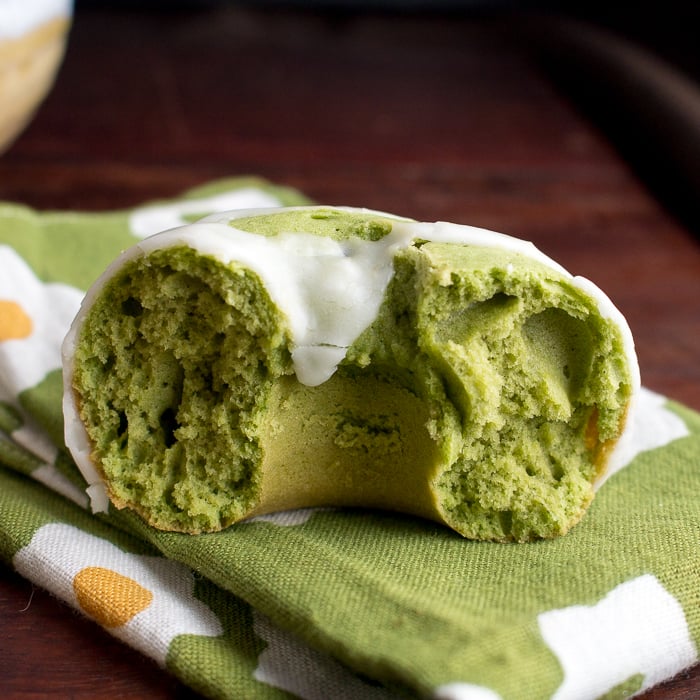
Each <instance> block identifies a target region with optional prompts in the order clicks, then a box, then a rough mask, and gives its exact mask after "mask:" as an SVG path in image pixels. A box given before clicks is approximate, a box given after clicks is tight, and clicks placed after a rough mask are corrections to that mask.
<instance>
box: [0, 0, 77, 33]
mask: <svg viewBox="0 0 700 700" xmlns="http://www.w3.org/2000/svg"><path fill="white" fill-rule="evenodd" d="M72 14H73V0H0V40H1V39H17V38H19V37H21V36H23V35H24V34H26V33H27V32H30V31H32V30H33V29H37V28H38V27H40V26H41V25H42V24H44V23H46V22H48V21H50V20H52V19H56V18H58V17H70V16H71V15H72Z"/></svg>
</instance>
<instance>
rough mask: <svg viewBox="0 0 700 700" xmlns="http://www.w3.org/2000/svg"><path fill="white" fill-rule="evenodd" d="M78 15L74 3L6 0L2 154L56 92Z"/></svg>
mask: <svg viewBox="0 0 700 700" xmlns="http://www.w3.org/2000/svg"><path fill="white" fill-rule="evenodd" d="M72 14H73V0H0V152H1V151H3V150H4V149H6V148H7V147H8V146H9V145H10V144H11V143H12V141H13V140H14V139H15V138H16V137H17V136H18V135H19V133H20V132H21V131H22V129H24V127H25V126H26V125H27V124H28V123H29V121H30V120H31V118H32V116H33V115H34V112H35V111H36V109H37V107H38V106H39V104H40V103H41V101H42V100H43V99H44V97H45V96H46V94H47V93H48V91H49V89H50V88H51V86H52V84H53V81H54V78H55V76H56V71H57V70H58V67H59V65H60V63H61V59H62V58H63V53H64V51H65V47H66V40H67V37H68V29H69V27H70V22H71V17H72Z"/></svg>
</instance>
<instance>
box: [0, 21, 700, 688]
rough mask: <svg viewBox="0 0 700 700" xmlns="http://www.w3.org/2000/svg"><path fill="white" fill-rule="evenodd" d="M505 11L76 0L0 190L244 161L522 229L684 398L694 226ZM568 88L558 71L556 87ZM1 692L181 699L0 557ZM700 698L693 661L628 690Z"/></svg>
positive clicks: (85, 194)
mask: <svg viewBox="0 0 700 700" xmlns="http://www.w3.org/2000/svg"><path fill="white" fill-rule="evenodd" d="M518 29H519V27H518V24H517V21H516V22H515V23H513V21H512V19H511V20H509V21H508V23H507V24H503V23H502V22H501V20H500V19H498V18H483V17H481V18H474V17H463V18H456V17H451V18H447V17H436V16H414V15H410V14H409V15H404V16H396V15H395V16H391V15H333V16H329V15H315V14H311V13H306V14H303V13H294V12H273V11H271V10H268V11H265V12H262V11H260V12H256V11H252V10H244V9H240V8H239V9H228V10H222V9H211V8H209V9H202V10H199V11H190V12H183V11H181V12H173V13H169V14H168V15H167V16H166V15H161V16H158V15H149V14H144V13H141V14H137V13H134V12H131V13H129V12H118V11H111V12H108V11H96V10H90V11H88V10H86V11H80V12H79V13H78V16H77V18H76V22H75V26H74V29H73V32H72V35H71V41H70V48H69V51H68V54H67V57H66V60H65V63H64V65H63V68H62V70H61V72H60V74H59V79H58V82H57V84H56V87H55V89H54V90H53V92H52V93H51V95H50V97H49V99H48V100H47V101H46V103H45V104H44V105H43V107H42V109H41V110H40V112H39V114H38V115H37V118H36V119H35V120H34V122H33V123H32V125H31V126H30V128H29V129H28V130H27V131H26V132H25V133H24V134H23V135H22V137H21V138H20V139H19V140H18V141H17V143H16V144H15V145H14V147H13V148H12V149H11V150H9V151H8V152H7V153H5V154H4V155H2V156H0V199H6V200H12V201H19V202H23V203H25V204H28V205H31V206H36V207H39V208H53V209H56V208H59V209H88V210H101V209H113V208H118V207H126V206H130V205H135V204H138V203H140V202H142V201H144V200H147V199H150V198H156V197H168V196H173V195H176V194H178V193H179V192H181V191H182V190H184V189H186V188H188V187H192V186H195V185H198V184H201V183H203V182H205V181H207V180H210V179H213V178H218V177H226V176H231V175H244V174H256V175H262V176H264V177H267V178H269V179H271V180H274V181H276V182H279V183H282V184H286V185H291V186H294V187H298V188H300V189H301V190H303V191H305V192H306V193H307V194H308V195H310V196H311V197H313V198H315V199H316V200H318V201H321V202H326V203H333V204H348V205H358V206H367V207H373V208H378V209H384V210H388V211H394V212H396V213H401V214H405V215H408V216H412V217H415V218H419V219H425V220H436V219H443V220H451V221H457V222H463V223H470V224H474V225H478V226H484V227H488V228H493V229H497V230H501V231H505V232H507V233H511V234H514V235H517V236H520V237H523V238H528V239H531V240H533V241H534V242H535V243H536V244H537V245H538V246H539V247H540V248H542V249H543V250H544V251H545V252H546V253H548V254H550V255H551V256H553V257H555V258H557V259H558V260H559V261H560V262H562V263H563V264H564V265H565V266H566V267H568V268H569V269H570V270H571V271H572V272H575V273H577V274H582V275H584V276H586V277H589V278H590V279H592V280H593V281H595V282H596V283H598V284H599V285H600V286H601V287H603V288H604V289H605V290H606V291H607V292H608V293H609V294H610V295H611V296H612V298H613V299H614V300H615V301H616V303H617V304H618V306H619V307H620V308H621V309H622V311H623V312H624V313H625V314H626V315H627V317H628V319H629V321H630V325H631V326H632V330H633V332H634V334H635V336H636V341H637V347H638V352H639V356H640V362H641V367H642V375H643V381H644V383H645V384H646V385H647V386H648V387H650V388H652V389H655V390H657V391H660V392H663V393H665V394H667V395H669V396H671V397H673V398H675V399H678V400H680V401H682V402H684V403H686V404H687V405H690V406H692V407H693V408H695V409H700V363H699V362H698V352H697V350H698V338H700V304H699V302H698V299H699V298H700V244H699V239H698V238H697V237H695V235H694V234H693V233H692V232H691V231H689V230H688V229H686V228H684V226H683V225H682V224H681V223H679V221H677V220H676V219H674V217H673V216H672V215H671V214H670V213H669V212H668V211H666V210H665V209H664V208H663V207H662V205H661V204H659V203H658V201H657V200H656V199H655V198H654V196H653V195H652V194H651V193H650V191H649V190H648V189H647V188H646V186H645V185H644V183H643V182H642V181H641V180H640V179H639V178H638V177H637V175H636V174H635V172H634V171H633V170H632V168H631V167H630V165H628V162H627V161H626V160H624V159H623V158H622V157H621V156H620V154H619V152H618V150H617V149H616V147H615V144H614V143H611V142H609V141H608V140H607V139H606V136H605V132H604V131H603V130H602V129H601V128H600V126H599V125H597V124H593V123H591V122H589V121H587V120H586V118H584V117H583V116H582V114H581V113H580V112H578V111H577V109H576V107H574V102H573V101H572V100H571V95H570V94H569V92H568V90H567V86H566V85H564V86H562V85H561V84H560V83H557V84H556V86H555V83H552V82H550V80H549V78H548V77H547V73H546V71H545V70H544V69H543V67H542V65H541V64H540V63H538V62H537V61H536V60H535V58H534V54H533V53H532V52H531V51H529V49H528V46H527V42H523V41H522V38H523V34H522V33H520V32H519V31H518ZM573 87H575V86H573ZM0 695H1V696H2V697H8V698H42V697H48V696H54V697H74V698H88V697H90V698H92V697H106V696H114V697H123V698H124V697H126V698H128V697H134V698H136V697H150V698H172V697H189V696H191V693H190V692H189V691H188V690H187V689H185V688H183V687H181V686H180V685H179V684H178V683H177V682H175V681H174V680H173V679H172V678H171V677H169V676H168V675H167V674H166V673H164V672H162V671H160V670H159V669H157V668H155V667H154V666H153V665H152V664H151V663H150V662H148V661H147V660H145V659H143V658H141V657H140V656H139V655H138V654H136V653H135V652H133V651H132V650H130V649H128V648H126V647H125V646H123V645H122V644H121V643H119V642H116V641H114V640H113V639H112V638H110V637H109V636H108V635H107V634H106V633H104V632H102V630H100V629H99V628H98V627H97V626H96V625H94V624H93V623H91V622H89V621H87V620H85V619H83V618H81V617H79V616H78V615H77V614H76V613H74V612H72V611H70V610H69V609H67V608H66V607H65V606H64V605H63V604H61V603H60V602H58V601H56V600H55V599H53V598H51V597H50V596H49V595H47V594H46V593H44V592H42V591H40V590H35V589H34V588H33V587H32V585H31V584H30V583H28V582H27V581H24V580H23V579H21V578H19V577H18V576H17V575H16V574H14V573H12V572H11V571H10V569H8V568H0ZM641 697H643V698H644V699H645V700H662V699H663V700H671V699H673V700H681V699H683V700H689V699H690V698H698V697H700V667H696V668H695V669H693V670H691V671H690V672H689V673H687V674H684V675H683V676H682V677H680V678H678V679H676V680H674V681H672V682H670V683H668V684H665V685H664V686H661V687H659V688H655V689H653V690H651V691H648V692H647V693H646V694H644V695H643V696H641Z"/></svg>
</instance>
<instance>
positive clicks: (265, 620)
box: [0, 179, 700, 700]
mask: <svg viewBox="0 0 700 700" xmlns="http://www.w3.org/2000/svg"><path fill="white" fill-rule="evenodd" d="M303 201H304V200H303V197H301V196H300V195H299V194H297V193H295V192H292V191H289V190H286V189H284V188H279V187H275V186H272V185H270V184H268V183H265V182H261V181H259V180H255V179H241V180H229V181H222V182H216V183H212V184H210V185H207V186H205V187H202V188H198V189H197V190H193V191H191V192H189V193H187V194H186V195H184V196H183V197H181V198H180V199H178V200H174V201H169V202H158V203H154V204H149V205H146V206H143V207H139V208H137V209H135V210H133V211H124V212H106V213H101V214H87V213H85V214H82V213H60V212H50V213H39V212H36V211H33V210H30V209H27V208H26V207H22V206H18V205H13V204H0V558H2V559H3V560H4V561H5V562H7V564H8V565H9V566H12V567H14V568H15V569H16V570H17V571H19V572H20V573H21V574H22V575H24V576H26V577H27V578H28V579H30V580H31V581H33V582H35V583H36V584H38V585H40V586H42V587H44V588H46V589H48V590H50V591H51V592H52V593H54V594H55V595H57V596H58V597H60V598H61V599H63V600H65V601H66V602H68V603H69V604H70V605H72V606H74V607H75V608H76V609H77V610H79V611H81V612H82V613H83V614H85V615H87V616H88V617H90V618H92V619H93V620H94V621H95V622H96V623H97V624H99V625H102V626H103V627H104V628H105V629H107V630H108V631H109V632H110V633H111V634H113V635H115V636H116V637H118V638H119V639H121V640H123V641H124V642H125V643H126V644H129V645H130V646H132V647H134V648H136V649H138V650H140V651H141V652H142V653H144V654H146V655H147V656H149V657H151V658H153V659H155V660H156V661H157V663H159V664H161V665H162V666H164V667H165V668H167V669H169V670H170V671H171V672H172V673H173V674H175V675H176V676H177V677H179V678H180V679H181V680H182V681H183V682H184V683H186V684H189V685H190V686H191V687H192V688H194V689H196V690H197V691H199V692H201V693H203V694H205V695H209V696H211V697H221V698H257V697H260V698H288V697H290V696H291V697H300V698H306V699H309V700H316V699H318V700H321V699H326V698H363V699H364V698H369V699H370V700H371V699H374V698H391V697H401V696H406V695H407V696H409V697H432V698H439V699H448V698H449V699H454V700H499V699H500V700H506V699H513V700H516V699H517V700H528V699H533V700H534V699H538V700H539V699H540V698H552V699H553V700H585V699H587V698H591V699H594V698H605V699H607V700H612V699H613V698H616V699H617V698H626V697H630V696H632V695H634V694H635V693H637V692H639V691H640V690H642V689H645V688H648V687H650V686H652V685H654V684H656V683H658V682H660V681H662V680H664V679H667V678H669V677H671V676H673V675H674V674H675V673H677V672H678V671H680V670H682V669H684V668H686V667H688V666H690V665H692V664H694V663H696V662H697V660H698V642H699V641H700V598H699V597H698V574H699V572H700V546H699V545H700V500H699V499H698V498H697V494H698V492H700V415H698V414H697V413H695V412H693V411H690V410H688V409H687V408H685V407H683V406H681V405H679V404H677V403H674V402H672V401H668V400H666V399H665V398H664V397H662V396H659V395H657V394H654V393H652V392H650V391H647V390H643V392H642V395H641V399H640V406H639V410H638V413H637V416H636V421H637V424H638V425H637V428H638V430H637V431H636V435H637V437H636V443H635V444H634V445H633V448H634V449H633V450H632V451H631V454H630V455H629V463H628V464H627V465H626V466H625V467H624V468H623V469H621V470H620V471H618V472H617V473H615V474H614V475H613V476H611V477H610V479H609V480H608V481H607V482H606V484H605V485H604V486H603V487H602V489H601V490H600V492H599V494H598V496H597V498H596V500H595V502H594V504H593V506H592V507H591V509H590V511H589V513H588V515H587V516H586V518H585V519H584V521H583V522H582V523H581V524H580V525H579V526H577V527H576V528H574V530H573V531H572V532H571V533H569V535H567V536H566V537H563V538H560V539H558V540H554V541H548V542H536V543H532V544H525V545H498V544H492V543H483V542H468V541H465V540H463V539H462V538H460V537H458V536H456V535H455V534H454V533H451V532H450V531H448V530H446V529H445V528H442V527H440V526H438V525H435V524H432V523H427V522H423V521H420V520H417V519H415V518H409V517H402V516H397V515H390V514H384V513H377V512H365V511H350V510H333V509H322V510H301V511H295V512H288V513H281V514H277V515H272V516H265V517H259V518H254V519H252V520H249V521H247V522H244V523H240V524H238V525H235V526H233V527H231V528H229V529H228V530H226V531H224V532H221V533H216V534H210V535H200V536H196V537H192V536H186V535H179V534H173V533H163V532H158V531H155V530H153V529H152V528H150V527H148V526H146V525H145V524H144V523H143V522H142V521H141V520H140V519H138V518H137V517H136V516H134V515H133V514H130V513H128V512H123V511H122V512H117V511H114V510H110V512H109V513H108V514H106V515H101V516H95V515H93V514H92V513H91V511H90V509H89V507H88V498H87V496H86V493H85V483H84V482H83V480H82V477H81V476H80V474H79V472H78V471H77V469H76V468H75V466H74V465H73V463H72V462H71V460H70V458H69V457H68V455H67V453H66V451H65V448H64V446H63V442H62V434H63V428H62V416H61V370H60V345H61V342H62V340H63V336H64V335H65V333H66V331H67V329H68V326H69V324H70V322H71V320H72V318H73V315H74V314H75V313H76V311H77V309H78V306H79V304H80V300H81V298H82V295H83V292H84V290H85V289H86V288H87V287H88V286H89V284H90V283H91V281H92V280H94V279H95V277H97V275H98V274H99V273H100V272H101V271H102V270H103V269H104V267H106V265H107V264H108V263H109V262H110V261H111V260H112V259H113V258H114V257H115V256H116V255H117V254H118V252H119V251H120V250H121V249H123V248H125V247H126V246H128V245H130V244H131V243H133V242H134V241H135V239H137V238H142V237H144V236H147V235H150V234H151V233H155V232H157V231H159V230H163V229H165V228H170V227H172V226H175V225H177V224H179V223H184V222H185V221H190V220H191V219H192V218H193V217H198V216H200V215H205V214H207V213H211V212H213V211H219V210H225V209H233V208H237V207H258V206H277V205H285V204H296V203H301V202H303Z"/></svg>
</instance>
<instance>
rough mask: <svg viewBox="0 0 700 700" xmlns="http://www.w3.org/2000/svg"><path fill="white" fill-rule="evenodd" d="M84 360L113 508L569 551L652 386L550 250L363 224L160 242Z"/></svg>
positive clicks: (72, 419) (353, 216) (254, 228)
mask: <svg viewBox="0 0 700 700" xmlns="http://www.w3.org/2000/svg"><path fill="white" fill-rule="evenodd" d="M63 354H64V382H65V392H64V415H65V433H66V444H67V446H68V448H69V449H70V450H71V452H72V454H73V457H74V459H75V461H76V463H77V465H78V467H79V468H80V469H81V471H82V473H83V474H84V476H85V478H86V479H87V481H88V482H89V484H90V487H89V492H90V493H91V495H92V497H93V507H94V508H95V509H98V510H99V509H105V508H106V507H107V504H108V500H107V499H109V501H111V502H112V503H113V504H114V505H115V506H116V507H117V508H124V507H126V508H131V509H133V510H135V511H137V512H138V513H139V514H140V515H141V516H142V517H143V518H144V519H145V520H146V521H147V522H148V523H150V524H151V525H152V526H154V527H156V528H160V529H164V530H173V531H179V532H187V533H202V532H210V531H216V530H220V529H222V528H225V527H227V526H229V525H231V524H232V523H235V522H237V521H240V520H242V519H244V518H247V517H249V516H253V515H260V514H263V513H269V512H273V511H279V510H286V509H292V508H298V507H312V506H339V507H343V506H359V507H365V508H380V509H390V510H395V511H400V512H404V513H409V514H414V515H417V516H420V517H423V518H429V519H432V520H436V521H438V522H441V523H444V524H446V525H447V526H449V527H450V528H452V529H454V530H455V531H457V532H458V533H460V534H461V535H463V536H464V537H467V538H474V539H485V540H499V541H527V540H531V539H538V538H550V537H555V536H558V535H562V534H564V533H566V532H567V531H568V530H569V529H570V528H571V527H572V526H573V525H574V524H575V523H577V522H578V521H579V520H580V519H581V517H582V516H583V514H584V512H585V511H586V509H587V507H588V505H589V504H590V502H591V500H592V499H593V496H594V493H595V488H596V485H597V483H598V482H599V481H600V480H601V478H602V477H603V475H604V473H605V471H606V467H607V465H608V462H609V460H610V459H611V455H612V454H613V452H614V451H615V448H616V445H617V444H618V441H619V440H620V438H621V436H622V434H623V431H624V430H625V425H626V423H627V420H628V416H629V413H630V406H631V405H632V403H633V397H634V395H635V392H636V390H637V389H638V387H639V370H638V364H637V360H636V356H635V352H634V345H633V342H632V337H631V334H630V331H629V328H628V326H627V324H626V322H625V320H624V318H623V317H622V315H621V314H620V312H619V311H618V310H617V309H616V308H615V306H613V304H612V303H611V302H610V300H609V299H608V298H607V297H606V296H605V295H604V294H603V293H602V292H601V291H600V290H599V289H598V288H597V287H595V286H594V285H593V284H592V283H591V282H589V281H587V280H585V279H583V278H580V277H573V276H572V275H570V274H569V273H568V272H566V271H565V270H564V269H563V268H562V267H561V266H559V265H558V264H557V263H555V262H554V261H552V260H551V259H549V258H548V257H546V256H545V255H543V254H542V253H541V252H539V251H538V250H537V249H536V248H535V247H534V246H533V245H532V244H531V243H528V242H525V241H521V240H518V239H515V238H511V237H509V236H505V235H503V234H498V233H494V232H491V231H486V230H483V229H477V228H473V227H470V226H463V225H457V224H450V223H441V222H438V223H422V222H415V221H411V220H407V219H404V218H400V217H396V216H393V215H390V214H385V213H381V212H373V211H368V210H364V209H351V208H342V207H294V208H287V209H268V210H247V211H235V212H227V213H225V214H217V215H214V216H212V217H208V218H206V219H203V220H202V221H200V222H197V223H194V224H190V225H187V226H183V227H181V228H177V229H172V230H170V231H166V232H163V233H160V234H156V235H155V236H152V237H150V238H147V239H144V240H142V241H141V242H139V243H137V244H136V245H134V246H133V247H132V248H130V249H129V250H127V251H126V252H124V253H123V254H122V255H121V256H120V257H119V258H118V259H117V260H116V261H115V262H114V263H113V264H112V265H111V266H110V267H109V268H108V269H107V270H106V271H105V273H104V274H103V275H102V276H101V277H100V279H99V280H98V281H97V282H96V283H95V285H94V286H93V287H92V288H91V289H90V291H89V292H88V294H87V296H86V298H85V300H84V302H83V305H82V308H81V310H80V312H79V314H78V315H77V317H76V319H75V321H74V323H73V326H72V328H71V331H70V333H69V334H68V336H67V337H66V340H65V343H64V348H63Z"/></svg>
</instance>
